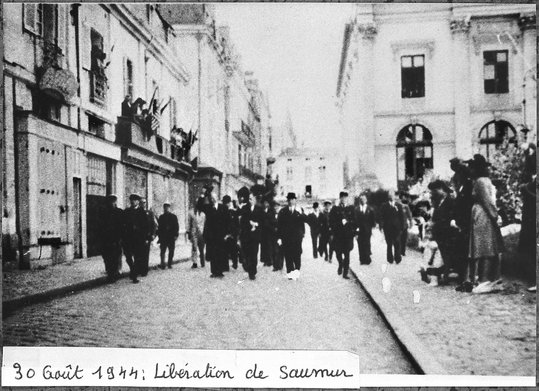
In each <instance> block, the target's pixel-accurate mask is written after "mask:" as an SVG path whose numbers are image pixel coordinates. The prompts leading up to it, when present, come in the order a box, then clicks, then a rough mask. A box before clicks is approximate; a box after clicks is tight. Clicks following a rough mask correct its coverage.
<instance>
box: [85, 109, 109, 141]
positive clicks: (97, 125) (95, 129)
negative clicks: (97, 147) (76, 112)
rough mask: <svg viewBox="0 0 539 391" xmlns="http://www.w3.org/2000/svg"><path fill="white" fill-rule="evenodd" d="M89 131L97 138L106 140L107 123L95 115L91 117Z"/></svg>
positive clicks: (89, 118)
mask: <svg viewBox="0 0 539 391" xmlns="http://www.w3.org/2000/svg"><path fill="white" fill-rule="evenodd" d="M88 131H89V132H90V133H92V134H94V135H96V136H97V137H101V138H105V122H104V121H102V120H100V119H99V118H97V117H94V116H93V115H89V116H88Z"/></svg>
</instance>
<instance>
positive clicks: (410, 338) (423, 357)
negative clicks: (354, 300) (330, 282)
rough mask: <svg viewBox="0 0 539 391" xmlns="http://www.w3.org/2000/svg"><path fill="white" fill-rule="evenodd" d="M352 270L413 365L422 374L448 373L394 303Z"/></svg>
mask: <svg viewBox="0 0 539 391" xmlns="http://www.w3.org/2000/svg"><path fill="white" fill-rule="evenodd" d="M350 272H351V273H352V274H353V275H354V277H355V278H356V280H357V282H358V283H359V285H360V286H361V288H362V289H363V291H364V292H365V293H366V294H367V297H368V298H369V300H370V301H371V303H372V304H373V306H374V308H376V310H377V311H378V313H379V314H380V316H381V317H382V319H383V320H384V322H385V323H386V324H387V326H388V328H389V330H390V331H391V333H392V334H393V335H394V336H395V339H396V340H397V342H398V344H399V345H400V347H401V348H402V350H403V351H404V354H405V355H406V356H408V358H409V359H410V361H411V363H412V366H413V367H414V369H415V370H416V371H417V372H418V374H421V375H447V374H448V373H447V371H446V370H445V369H444V368H443V367H442V365H441V364H439V363H438V360H437V359H436V358H435V357H434V356H433V355H432V353H431V352H430V351H429V350H427V349H426V348H425V347H424V346H423V343H422V342H421V340H420V339H419V338H418V337H417V336H416V335H415V334H414V333H412V332H411V331H410V329H409V327H408V325H407V324H406V322H404V321H403V320H402V318H401V317H400V316H399V315H398V312H397V311H395V309H394V307H393V305H392V304H391V303H390V302H389V301H388V300H387V299H386V298H385V297H383V296H379V297H377V298H376V299H375V298H374V296H373V292H372V291H370V290H369V289H368V288H367V287H366V286H365V284H364V283H363V282H361V280H360V279H359V277H358V275H357V274H356V272H355V271H354V270H353V269H352V268H351V267H350Z"/></svg>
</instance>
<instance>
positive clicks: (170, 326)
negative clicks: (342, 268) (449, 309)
mask: <svg viewBox="0 0 539 391" xmlns="http://www.w3.org/2000/svg"><path fill="white" fill-rule="evenodd" d="M306 243H307V241H305V242H304V247H307V246H306V245H305V244H306ZM307 254H310V249H309V248H305V249H304V257H303V258H304V262H303V267H302V274H301V278H300V279H299V280H298V281H289V280H287V279H286V276H285V273H284V272H272V271H271V268H268V267H263V266H262V267H261V266H259V272H258V275H257V279H256V281H250V280H249V279H248V278H247V274H246V273H244V272H243V270H241V267H240V269H238V270H233V269H231V271H230V272H229V273H228V274H226V276H225V278H224V279H222V280H218V279H210V278H209V267H208V266H206V268H203V269H202V268H199V269H191V268H190V264H189V263H181V264H178V265H175V267H174V268H173V269H172V270H166V271H153V272H151V273H150V274H149V275H148V277H146V278H144V279H143V280H142V281H141V283H140V284H138V285H134V284H131V283H130V282H129V281H128V280H127V279H124V280H121V281H119V282H117V283H116V284H113V285H107V286H103V287H100V288H96V289H93V290H89V291H85V292H82V293H80V294H75V295H72V296H67V297H64V298H61V299H57V300H54V301H51V302H48V303H45V304H40V305H34V306H30V307H26V308H24V309H21V310H20V311H17V312H15V313H14V314H13V315H12V316H10V317H8V318H7V319H5V320H4V344H5V345H40V346H110V347H160V348H185V349H187V348H201V349H210V348H211V349H323V350H348V351H351V352H354V353H357V354H359V356H360V363H361V372H362V373H413V368H412V367H411V366H410V364H409V363H408V361H407V359H406V357H405V356H404V355H403V353H402V351H401V350H400V348H399V346H398V345H397V343H396V342H395V340H394V339H393V336H392V334H391V333H390V331H389V330H388V329H387V327H386V325H385V324H384V322H383V321H382V319H381V318H380V316H379V315H378V314H377V312H376V310H375V309H374V308H373V307H372V305H371V303H370V302H369V300H368V298H367V297H366V296H365V294H364V292H363V291H362V290H361V288H360V287H359V285H358V284H357V281H355V280H354V279H351V280H344V279H342V278H340V277H339V276H337V273H336V263H335V261H334V263H333V264H329V263H327V262H324V261H322V260H320V259H317V260H314V259H310V257H307V256H306V255H307Z"/></svg>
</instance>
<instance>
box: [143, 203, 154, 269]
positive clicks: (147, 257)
mask: <svg viewBox="0 0 539 391" xmlns="http://www.w3.org/2000/svg"><path fill="white" fill-rule="evenodd" d="M140 207H141V209H142V210H143V211H144V213H145V214H146V219H147V220H148V237H147V239H146V244H145V245H144V260H143V262H142V265H141V267H140V275H141V276H142V277H146V276H147V275H148V270H149V269H150V268H149V265H150V249H151V245H152V242H153V240H154V239H155V236H156V234H157V219H156V217H155V214H154V213H153V212H152V211H151V210H150V209H147V204H146V198H141V199H140Z"/></svg>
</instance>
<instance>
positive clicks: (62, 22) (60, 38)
mask: <svg viewBox="0 0 539 391" xmlns="http://www.w3.org/2000/svg"><path fill="white" fill-rule="evenodd" d="M56 7H58V8H57V15H58V30H57V37H56V39H57V45H58V47H59V48H60V49H61V50H62V54H63V57H62V59H63V60H64V59H65V58H66V45H65V43H66V41H67V40H66V34H67V29H66V22H67V18H66V5H65V4H57V5H56ZM62 63H65V61H62Z"/></svg>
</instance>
